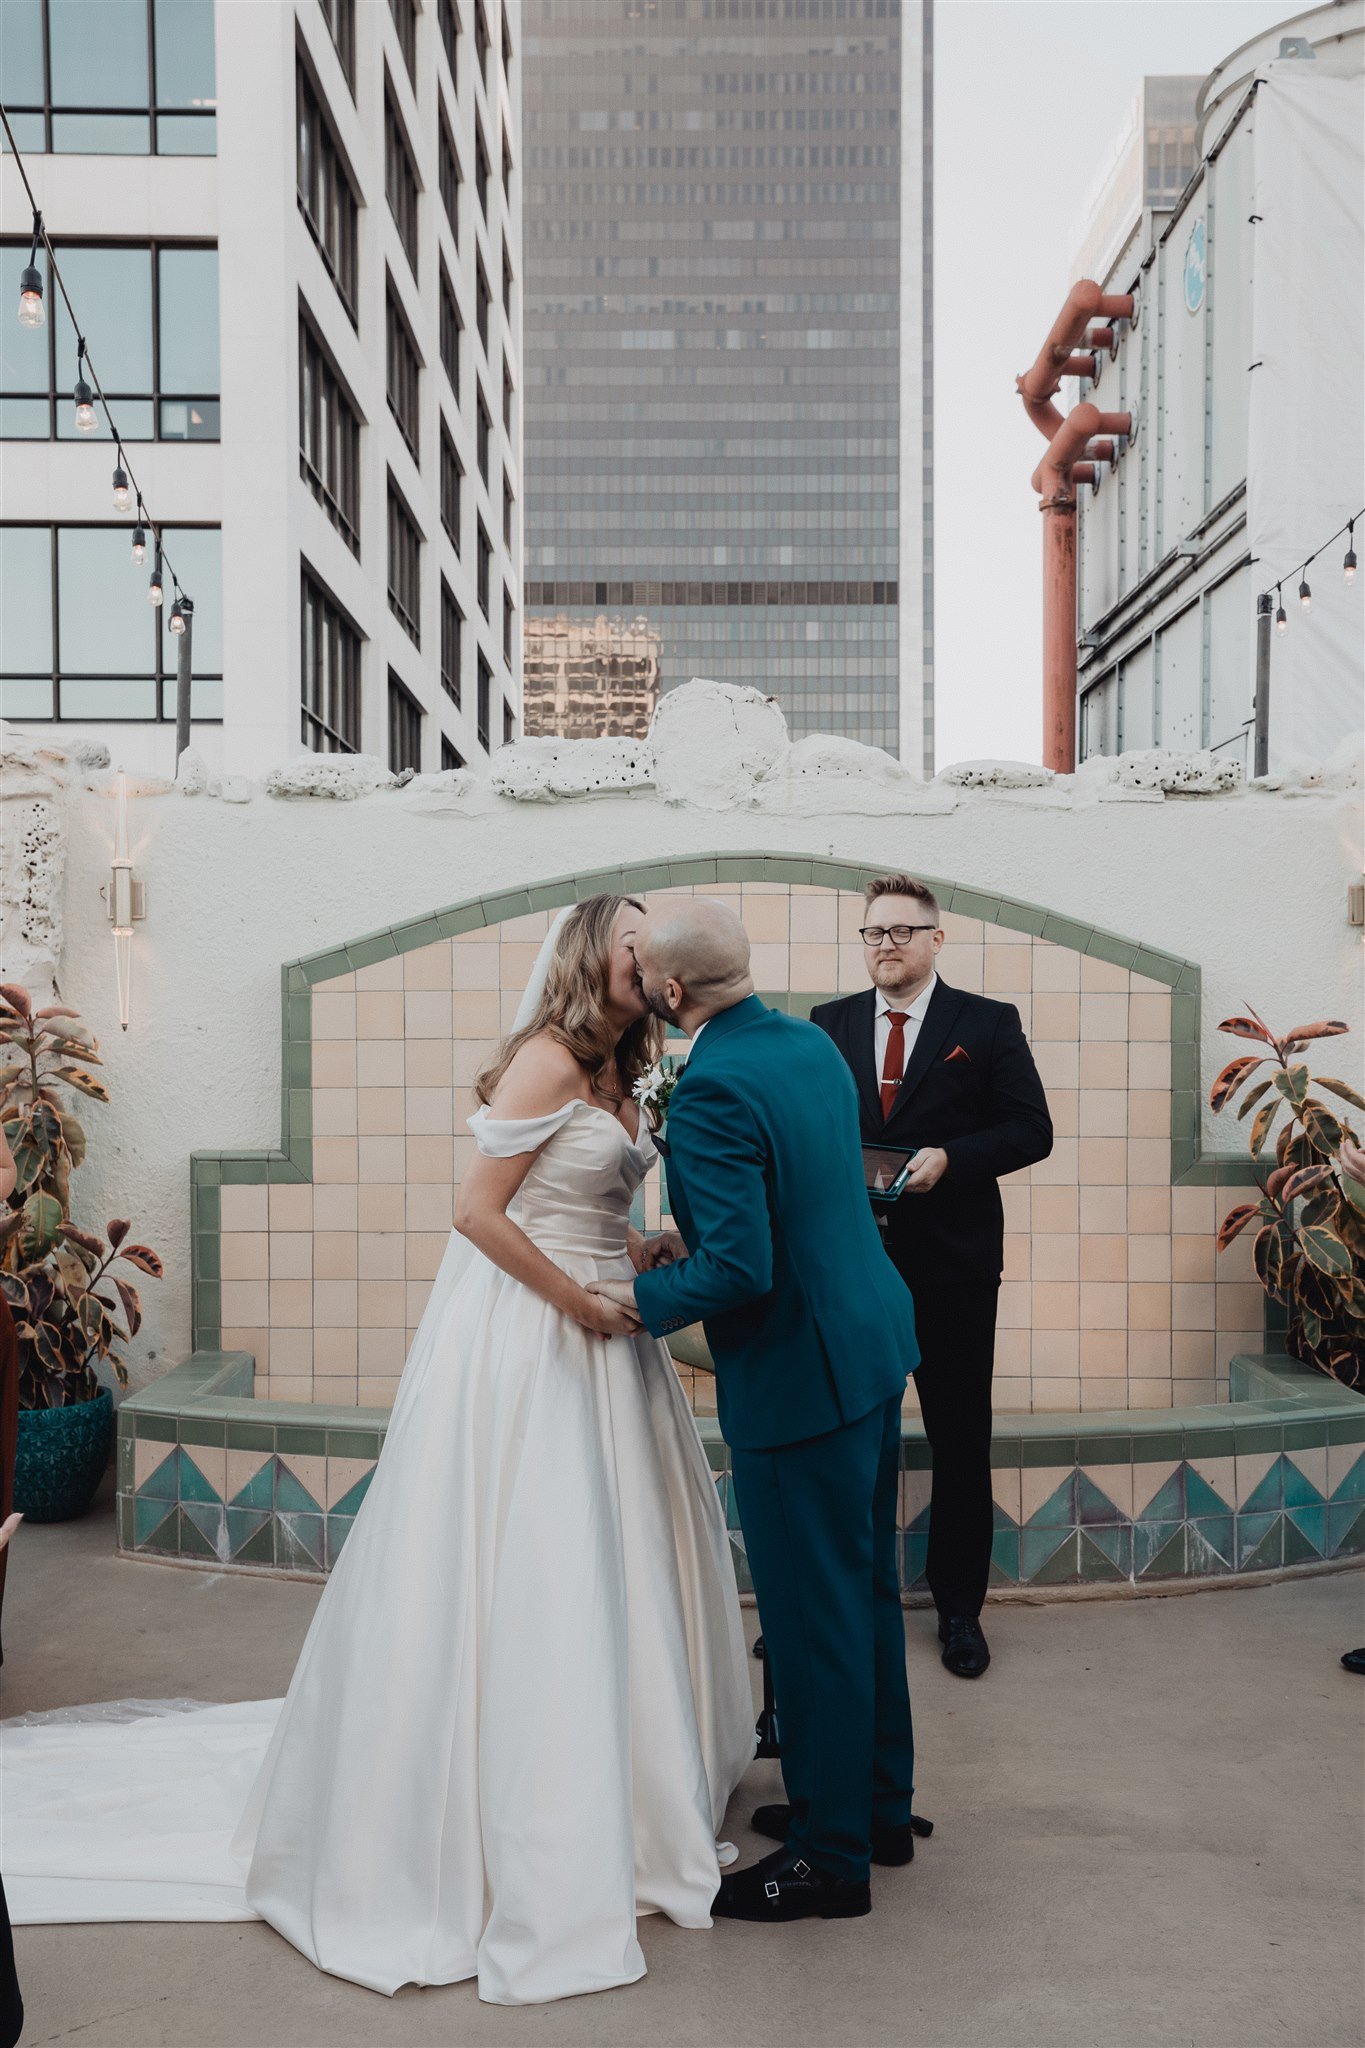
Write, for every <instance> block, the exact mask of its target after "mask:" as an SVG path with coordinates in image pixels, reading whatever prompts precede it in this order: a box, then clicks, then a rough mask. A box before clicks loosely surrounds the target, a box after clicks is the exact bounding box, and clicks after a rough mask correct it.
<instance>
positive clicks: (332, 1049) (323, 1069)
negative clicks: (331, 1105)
mask: <svg viewBox="0 0 1365 2048" xmlns="http://www.w3.org/2000/svg"><path fill="white" fill-rule="evenodd" d="M312 1069H313V1086H314V1087H315V1088H354V1087H355V1040H354V1039H353V1038H315V1039H314V1040H313V1057H312Z"/></svg>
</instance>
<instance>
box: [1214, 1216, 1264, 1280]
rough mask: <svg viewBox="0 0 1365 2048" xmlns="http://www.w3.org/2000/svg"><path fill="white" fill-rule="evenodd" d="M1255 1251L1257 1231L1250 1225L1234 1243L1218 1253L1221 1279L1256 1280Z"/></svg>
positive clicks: (1235, 1238)
mask: <svg viewBox="0 0 1365 2048" xmlns="http://www.w3.org/2000/svg"><path fill="white" fill-rule="evenodd" d="M1255 1252H1256V1232H1255V1230H1254V1229H1252V1228H1251V1226H1250V1225H1248V1226H1247V1228H1246V1229H1245V1230H1243V1232H1242V1234H1241V1236H1240V1237H1234V1238H1233V1240H1232V1243H1231V1244H1229V1245H1225V1246H1224V1248H1223V1250H1222V1251H1221V1252H1219V1253H1218V1269H1217V1270H1218V1278H1219V1280H1220V1281H1227V1280H1255V1279H1256V1259H1255ZM1258 1284H1259V1283H1258Z"/></svg>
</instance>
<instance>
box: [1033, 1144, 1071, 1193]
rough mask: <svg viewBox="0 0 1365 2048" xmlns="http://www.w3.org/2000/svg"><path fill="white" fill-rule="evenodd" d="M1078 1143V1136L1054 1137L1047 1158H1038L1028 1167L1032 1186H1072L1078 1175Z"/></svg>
mask: <svg viewBox="0 0 1365 2048" xmlns="http://www.w3.org/2000/svg"><path fill="white" fill-rule="evenodd" d="M1079 1145H1080V1140H1079V1139H1078V1138H1057V1139H1055V1140H1054V1141H1053V1146H1052V1150H1051V1152H1050V1153H1049V1154H1048V1156H1047V1158H1046V1159H1040V1160H1039V1161H1038V1162H1037V1164H1036V1165H1035V1166H1032V1167H1030V1169H1029V1171H1030V1173H1031V1174H1032V1176H1033V1182H1032V1184H1033V1187H1034V1188H1035V1189H1037V1188H1040V1187H1044V1188H1055V1187H1074V1186H1075V1184H1076V1181H1077V1179H1078V1178H1079V1176H1080V1164H1081V1162H1080V1152H1079V1149H1078V1148H1079Z"/></svg>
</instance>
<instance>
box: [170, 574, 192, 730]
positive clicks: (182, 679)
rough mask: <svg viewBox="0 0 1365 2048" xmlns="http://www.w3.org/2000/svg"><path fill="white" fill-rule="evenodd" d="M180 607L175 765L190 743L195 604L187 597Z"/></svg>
mask: <svg viewBox="0 0 1365 2048" xmlns="http://www.w3.org/2000/svg"><path fill="white" fill-rule="evenodd" d="M180 609H181V611H182V612H183V613H184V615H185V630H184V632H183V633H180V634H178V635H177V644H176V650H175V765H176V769H177V771H178V770H179V767H180V756H181V755H182V754H183V753H184V751H185V749H186V747H187V746H188V745H189V743H190V680H191V677H192V675H193V654H192V645H191V644H192V642H193V639H194V606H193V605H192V604H191V603H190V600H189V599H188V598H187V597H182V598H181V600H180Z"/></svg>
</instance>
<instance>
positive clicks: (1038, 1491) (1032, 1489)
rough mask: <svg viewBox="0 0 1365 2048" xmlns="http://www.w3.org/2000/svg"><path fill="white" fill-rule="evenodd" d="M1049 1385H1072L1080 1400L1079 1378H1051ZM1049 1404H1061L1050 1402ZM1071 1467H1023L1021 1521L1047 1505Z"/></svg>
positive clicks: (1020, 1480) (1020, 1497) (1037, 1404)
mask: <svg viewBox="0 0 1365 2048" xmlns="http://www.w3.org/2000/svg"><path fill="white" fill-rule="evenodd" d="M1049 1385H1051V1386H1071V1387H1073V1388H1074V1389H1075V1391H1076V1396H1077V1399H1078V1400H1079V1396H1080V1381H1079V1379H1075V1380H1051V1381H1049ZM1048 1405H1049V1406H1052V1405H1061V1404H1053V1403H1049V1404H1048ZM1035 1406H1037V1407H1042V1406H1043V1403H1042V1402H1041V1401H1038V1402H1035ZM1071 1469H1072V1468H1071V1467H1070V1466H1069V1465H1025V1466H1024V1467H1023V1468H1022V1469H1021V1471H1020V1474H1019V1519H1020V1521H1021V1522H1027V1521H1028V1520H1029V1519H1030V1517H1031V1516H1033V1515H1036V1514H1037V1512H1038V1510H1039V1508H1041V1507H1043V1506H1045V1505H1046V1503H1047V1502H1048V1501H1050V1500H1051V1498H1052V1496H1053V1494H1054V1493H1055V1492H1056V1491H1057V1488H1058V1487H1059V1486H1060V1485H1062V1483H1063V1481H1064V1480H1066V1479H1067V1478H1069V1477H1070V1474H1071Z"/></svg>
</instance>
